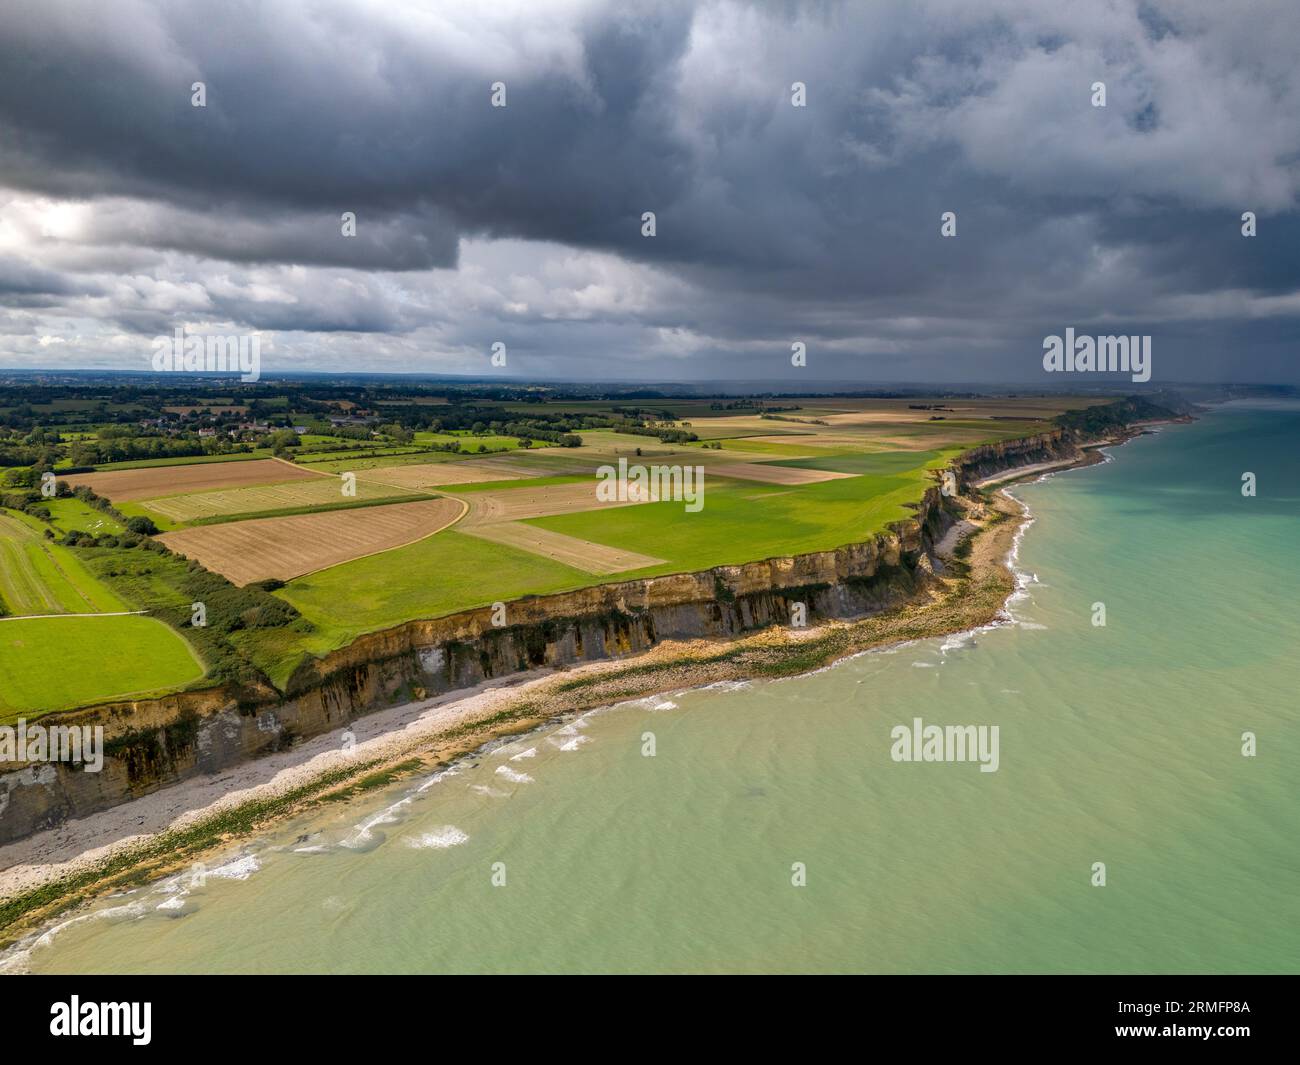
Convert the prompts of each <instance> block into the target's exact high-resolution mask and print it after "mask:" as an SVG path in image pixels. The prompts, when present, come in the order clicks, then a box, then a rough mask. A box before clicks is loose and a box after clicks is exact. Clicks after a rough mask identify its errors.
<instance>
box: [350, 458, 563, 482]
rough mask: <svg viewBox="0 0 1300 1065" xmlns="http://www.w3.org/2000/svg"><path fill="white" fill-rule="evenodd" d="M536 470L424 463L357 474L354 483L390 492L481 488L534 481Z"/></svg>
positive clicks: (511, 464) (471, 463)
mask: <svg viewBox="0 0 1300 1065" xmlns="http://www.w3.org/2000/svg"><path fill="white" fill-rule="evenodd" d="M536 476H537V468H536V467H534V466H526V465H524V464H522V463H518V462H509V461H502V462H488V461H481V462H479V461H473V460H471V461H467V462H427V463H420V464H418V465H415V466H388V467H381V468H379V469H375V470H366V471H364V472H362V473H358V474H357V481H358V482H361V481H372V482H375V483H377V484H384V485H391V486H393V487H394V488H409V489H417V488H432V487H435V486H437V485H444V484H481V483H482V482H484V481H510V480H518V479H523V478H527V477H536Z"/></svg>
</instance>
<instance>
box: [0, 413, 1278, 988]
mask: <svg viewBox="0 0 1300 1065" xmlns="http://www.w3.org/2000/svg"><path fill="white" fill-rule="evenodd" d="M1298 453H1300V406H1297V405H1286V404H1272V405H1267V404H1253V405H1252V404H1244V403H1243V404H1230V405H1227V406H1224V407H1220V408H1218V409H1216V410H1215V411H1213V412H1212V413H1210V414H1208V415H1207V416H1205V417H1204V418H1202V419H1201V420H1199V421H1197V422H1195V423H1194V424H1191V425H1175V426H1167V427H1162V428H1160V430H1159V431H1158V432H1157V433H1155V434H1153V435H1150V436H1146V437H1143V438H1140V439H1138V440H1136V441H1134V442H1132V443H1130V444H1128V445H1125V446H1123V447H1120V448H1116V449H1114V451H1113V455H1112V457H1113V460H1112V461H1110V462H1107V463H1106V464H1103V465H1098V466H1093V467H1090V468H1086V469H1080V470H1072V471H1068V472H1065V473H1063V474H1059V475H1055V476H1051V477H1049V478H1047V479H1045V480H1043V481H1041V482H1040V483H1034V484H1021V485H1017V486H1015V487H1014V488H1013V489H1012V491H1013V492H1014V494H1015V495H1017V496H1018V497H1019V498H1021V499H1023V500H1024V501H1025V502H1026V503H1027V504H1028V505H1029V507H1030V508H1031V510H1032V513H1033V515H1034V520H1033V523H1032V525H1031V526H1029V527H1028V528H1027V529H1026V531H1025V533H1024V535H1023V537H1022V541H1021V543H1020V545H1019V547H1018V550H1017V558H1016V565H1017V568H1018V569H1019V571H1020V574H1021V581H1020V583H1021V586H1022V589H1021V591H1020V592H1019V593H1018V594H1017V595H1016V596H1015V598H1014V601H1013V602H1012V603H1011V604H1010V605H1009V615H1010V620H1008V621H1007V622H1006V623H1004V624H1000V625H997V626H994V627H990V628H987V629H984V630H981V631H978V632H975V633H967V634H962V635H958V636H952V637H948V638H943V639H934V640H926V641H922V642H917V643H913V644H909V645H904V646H897V647H891V648H888V649H885V650H881V651H877V652H871V653H867V654H862V655H859V656H857V657H855V658H852V659H849V660H846V661H843V662H840V663H838V664H836V665H835V666H834V667H831V668H828V669H824V670H821V671H819V672H817V673H814V674H811V675H808V676H803V677H798V678H794V679H787V680H780V681H756V682H753V683H746V684H735V683H729V684H721V685H716V686H713V687H710V688H706V689H703V690H698V691H687V692H678V693H673V694H670V695H664V696H656V697H653V698H648V699H642V700H638V701H636V702H633V703H628V704H624V705H620V706H616V707H610V708H605V709H602V710H597V711H593V712H590V713H585V714H582V715H579V716H576V717H573V718H571V719H569V720H566V721H563V722H558V723H553V724H551V725H550V726H548V727H546V728H544V729H542V730H540V731H537V732H534V733H532V734H529V735H527V736H523V737H519V738H515V739H513V740H511V741H509V742H506V743H502V744H499V745H497V746H495V747H494V748H492V749H489V750H485V751H481V752H479V753H478V754H477V755H475V756H473V757H472V758H469V759H466V760H465V761H463V762H461V763H460V764H458V765H457V766H455V767H454V768H453V769H451V770H450V771H443V772H440V773H437V774H429V775H426V776H424V777H422V778H420V779H417V780H407V781H403V782H401V783H400V784H398V785H395V786H393V787H391V788H389V789H387V790H386V791H384V792H382V793H371V794H368V795H366V796H365V797H364V798H363V799H360V800H355V801H352V802H350V803H346V804H338V805H332V806H330V807H328V808H326V809H325V810H323V811H320V812H314V813H312V814H310V815H308V816H305V817H301V818H297V819H295V820H293V821H292V822H290V823H286V824H284V825H282V826H279V827H277V828H276V829H275V830H274V831H273V832H271V833H269V834H266V835H262V836H259V837H257V838H255V839H253V840H251V841H249V842H247V843H245V844H242V845H240V846H239V847H238V848H237V849H235V850H232V851H230V852H229V853H226V854H223V855H218V856H216V857H213V858H211V859H209V860H208V861H207V862H206V863H205V868H203V869H199V870H195V871H194V872H192V873H190V872H187V873H185V874H182V875H180V876H176V877H171V878H169V879H168V880H166V881H165V882H162V883H160V884H155V885H151V886H149V887H145V888H141V889H139V890H136V891H132V892H130V893H127V894H124V895H119V896H117V897H115V898H112V899H107V900H104V901H102V902H100V903H96V904H95V905H93V906H91V907H89V908H86V909H84V910H81V911H78V912H75V913H73V914H70V915H67V916H65V917H63V918H60V919H59V920H58V921H57V922H55V924H54V925H53V926H51V928H50V929H49V930H47V932H46V933H45V935H44V936H43V937H42V938H41V939H40V940H39V941H31V940H29V941H28V942H26V943H25V944H23V945H22V948H21V949H20V950H18V951H16V952H13V953H11V955H10V957H9V959H8V963H9V965H10V966H11V967H16V968H26V969H30V970H32V971H35V972H66V973H115V972H120V973H128V972H259V973H261V972H325V973H336V972H507V971H526V972H591V971H599V972H639V971H652V972H717V971H744V972H861V971H865V972H890V973H895V972H897V973H916V972H927V973H933V972H940V973H942V972H1012V973H1026V972H1027V973H1036V972H1044V973H1047V972H1084V973H1121V972H1207V971H1208V972H1295V971H1297V970H1300V890H1298V888H1300V831H1297V828H1298V827H1300V695H1298V694H1297V693H1298V691H1300V683H1298V682H1300V665H1298V664H1297V663H1298V662H1300V658H1298V655H1297V650H1298V648H1300V606H1298V604H1297V596H1298V595H1300V546H1298V544H1300V539H1298V537H1297V532H1298V531H1300V521H1297V519H1298V518H1300V466H1298V465H1297V461H1296V456H1297V454H1298ZM1245 473H1253V474H1255V480H1256V485H1257V487H1256V494H1255V495H1254V496H1247V495H1243V494H1242V484H1243V480H1242V478H1243V474H1245ZM1099 608H1100V609H1099ZM1099 620H1104V622H1105V623H1104V625H1103V624H1098V623H1097V622H1098V621H1099ZM917 719H920V721H921V722H922V723H923V725H922V727H925V726H930V725H935V726H940V727H944V728H947V727H950V726H956V727H960V726H974V727H976V728H980V727H984V728H986V729H987V728H992V727H994V726H996V727H997V736H998V747H999V750H998V758H997V767H996V770H995V771H984V770H982V768H981V763H980V762H979V761H976V760H970V759H966V760H958V759H952V760H940V759H932V760H925V759H924V758H913V759H910V760H902V759H897V758H895V757H894V756H892V755H891V748H892V747H893V745H894V741H893V740H892V739H891V731H892V730H894V729H896V728H898V727H903V728H905V729H907V730H911V729H913V727H914V723H915V722H916V720H917ZM1248 734H1249V737H1253V752H1254V753H1253V754H1250V753H1243V752H1249V751H1251V749H1252V746H1251V744H1252V740H1251V739H1250V738H1249V737H1248Z"/></svg>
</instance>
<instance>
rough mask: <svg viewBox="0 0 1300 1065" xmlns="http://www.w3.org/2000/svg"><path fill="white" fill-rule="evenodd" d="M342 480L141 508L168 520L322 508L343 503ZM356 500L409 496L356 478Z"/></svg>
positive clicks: (168, 499)
mask: <svg viewBox="0 0 1300 1065" xmlns="http://www.w3.org/2000/svg"><path fill="white" fill-rule="evenodd" d="M343 483H344V482H343V479H342V478H341V477H338V476H333V477H313V478H312V479H311V480H310V481H289V482H288V483H287V484H262V485H254V486H252V487H248V488H225V489H218V490H217V491H215V492H189V493H187V494H185V495H179V496H165V497H163V498H162V499H145V500H142V501H141V502H142V505H143V506H146V507H148V508H149V509H150V510H152V511H155V512H156V513H158V514H162V515H164V516H165V517H168V518H171V520H172V521H178V522H182V521H195V520H196V519H198V518H212V517H218V516H222V515H226V514H253V513H256V512H258V511H266V510H287V509H288V508H290V507H315V506H325V505H328V504H330V503H345V502H347V501H348V499H349V498H352V497H348V496H345V495H343ZM356 490H357V491H356V496H355V498H356V499H379V498H381V497H383V496H400V495H407V494H409V493H408V491H407V490H406V489H405V488H396V487H393V486H391V485H387V484H371V483H368V482H367V481H364V480H362V479H361V478H360V477H358V478H357V483H356Z"/></svg>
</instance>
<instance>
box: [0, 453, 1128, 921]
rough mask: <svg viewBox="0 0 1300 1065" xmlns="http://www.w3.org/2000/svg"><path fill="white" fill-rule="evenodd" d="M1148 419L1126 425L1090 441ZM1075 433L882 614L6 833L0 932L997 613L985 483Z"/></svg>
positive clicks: (508, 683) (934, 531)
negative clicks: (521, 750)
mask: <svg viewBox="0 0 1300 1065" xmlns="http://www.w3.org/2000/svg"><path fill="white" fill-rule="evenodd" d="M1138 432H1140V430H1133V431H1127V430H1126V431H1125V432H1124V433H1122V434H1118V435H1117V436H1116V437H1113V438H1108V439H1106V440H1104V441H1100V442H1099V443H1098V444H1096V445H1093V447H1097V446H1105V445H1107V444H1113V443H1122V442H1124V441H1125V440H1127V439H1130V438H1131V437H1132V436H1134V435H1138ZM1042 443H1043V442H1042V441H1039V442H1038V446H1036V447H1026V448H1024V449H1023V450H1021V451H1019V452H1018V453H1014V454H1007V455H1005V456H1002V457H1004V458H1005V459H1007V460H1009V461H1011V462H1012V463H1015V460H1016V459H1021V460H1023V459H1024V458H1028V457H1031V456H1033V457H1041V456H1042V455H1043V454H1044V448H1043V446H1042ZM1065 444H1066V442H1065V441H1061V442H1057V441H1050V442H1048V446H1047V450H1046V454H1047V459H1046V460H1045V461H1040V462H1037V463H1035V462H1023V461H1022V462H1021V463H1020V464H1018V465H1015V467H1014V468H1013V469H1011V470H1004V471H1003V474H1002V475H998V474H996V473H992V474H990V473H988V472H987V469H979V468H978V466H977V465H973V466H972V470H973V471H974V472H975V473H977V474H979V473H983V474H984V476H982V477H980V478H979V479H978V480H976V479H975V478H967V479H966V480H967V483H968V484H970V485H971V487H972V488H973V489H975V490H968V491H966V492H965V493H964V494H962V495H957V496H954V497H951V498H946V499H944V500H942V506H943V508H944V518H943V520H942V521H941V522H937V523H933V526H932V527H931V528H930V529H929V530H928V532H927V533H926V544H925V547H926V550H925V551H923V552H922V553H921V555H920V556H919V558H918V561H917V565H916V570H917V572H918V574H919V575H920V576H921V578H922V579H919V580H917V581H915V582H912V583H911V584H908V585H907V586H906V587H905V588H904V589H903V593H902V594H900V595H898V596H897V601H896V602H895V603H893V604H892V605H889V606H888V607H887V608H885V609H882V610H880V611H878V612H876V613H873V614H871V615H870V616H867V617H863V618H858V619H856V620H828V621H825V622H824V623H821V624H817V625H816V626H810V627H808V628H791V627H788V626H778V625H777V624H772V625H770V626H769V627H766V628H763V629H761V630H759V631H756V632H753V633H751V634H747V635H735V636H731V637H728V638H716V637H714V638H702V639H686V640H668V641H665V642H662V643H658V644H656V645H655V646H652V647H650V648H648V649H646V650H643V651H641V652H640V653H637V654H635V655H632V656H625V657H619V658H606V659H603V660H601V661H596V662H588V663H585V664H581V665H576V666H571V667H569V668H566V669H561V670H558V671H557V670H555V669H550V668H543V669H533V670H529V671H527V672H524V673H519V674H516V675H513V676H511V677H509V678H508V679H495V680H494V679H485V680H481V681H480V682H479V683H477V684H475V685H472V686H469V687H467V688H462V689H459V690H456V691H452V692H448V693H444V694H442V695H439V696H434V697H432V698H426V699H423V700H419V701H417V702H413V703H407V704H403V705H400V706H396V707H392V708H390V709H385V710H378V711H375V712H373V713H370V714H367V715H365V716H362V717H358V718H356V719H354V720H351V721H348V722H347V723H346V725H345V727H344V728H339V729H334V730H331V731H329V732H327V733H323V734H322V735H319V736H317V737H314V738H312V739H309V740H305V741H301V742H300V743H299V744H296V745H294V746H293V747H292V748H290V749H287V750H282V751H278V752H276V753H273V754H270V755H267V756H265V757H262V758H259V759H256V760H252V761H248V762H245V763H243V764H241V765H238V766H235V767H233V768H231V769H230V770H227V771H224V772H222V773H219V774H216V775H208V776H199V777H196V778H193V779H190V780H187V781H183V782H181V783H179V784H175V785H172V786H171V787H168V788H163V789H160V790H157V791H154V792H152V793H150V794H147V795H144V796H142V797H140V798H136V799H133V800H131V801H129V802H127V803H123V804H120V805H116V806H112V807H110V808H108V809H106V810H101V811H98V812H95V813H92V814H90V815H89V816H87V817H84V818H81V819H78V820H75V821H70V822H67V823H64V824H61V825H59V826H57V827H54V828H51V829H47V830H45V831H43V832H39V833H37V834H35V835H32V836H30V837H28V838H26V839H22V840H18V841H16V842H12V843H9V844H7V845H4V846H0V866H4V869H3V871H2V872H0V941H5V942H11V941H13V940H14V939H15V938H17V937H18V936H19V935H21V934H22V933H23V932H24V931H25V930H27V929H30V928H32V927H33V926H36V925H39V924H40V923H41V922H42V921H45V920H47V919H48V918H49V917H51V916H53V915H54V914H55V913H57V912H60V911H61V910H64V909H67V908H69V907H70V906H73V905H75V904H77V903H79V902H84V901H87V900H89V899H91V898H94V897H96V896H98V895H100V894H103V893H105V892H108V891H112V890H121V889H123V888H125V887H128V886H131V885H133V884H138V883H140V882H142V881H145V880H148V879H152V878H154V877H157V876H160V875H163V874H165V873H167V872H168V871H170V870H174V869H176V868H178V867H183V866H185V865H187V864H188V863H189V862H191V861H193V860H195V858H196V856H197V855H199V854H203V853H206V852H207V851H209V850H212V849H214V848H219V847H222V846H228V845H230V844H232V843H234V842H237V841H238V840H239V839H240V838H242V837H243V836H245V835H247V834H249V833H251V832H253V831H256V830H257V829H258V828H260V827H262V826H264V825H265V824H267V823H268V822H270V821H272V820H278V819H280V818H283V817H286V816H289V815H291V814H293V813H295V812H298V811H301V810H303V809H306V808H309V807H310V806H311V805H313V804H316V803H319V802H321V801H324V800H326V799H327V798H337V797H339V796H340V795H346V794H348V793H355V792H357V791H361V790H367V789H369V788H371V787H378V786H383V785H386V784H388V783H390V782H391V781H393V780H396V779H399V778H400V777H401V776H403V775H407V774H411V773H415V772H425V771H428V770H430V769H432V768H434V767H438V766H442V765H446V764H447V763H449V762H450V761H453V760H455V759H456V758H459V757H462V756H464V755H466V754H469V753H471V752H473V751H474V750H476V749H477V748H479V747H481V746H482V745H483V744H484V743H486V742H488V741H490V740H492V739H495V738H498V737H501V736H505V735H510V734H516V733H519V732H524V731H527V730H529V729H531V728H534V727H536V726H538V725H541V724H543V723H545V722H547V721H549V720H553V719H555V718H556V717H557V716H561V715H564V714H568V713H574V712H578V711H582V710H586V709H590V708H593V707H597V706H602V705H608V704H610V703H615V702H620V701H625V700H628V699H634V698H641V697H645V696H649V695H655V694H661V693H665V692H673V691H680V690H683V689H689V688H698V687H702V686H705V685H708V684H712V683H717V682H719V681H726V680H752V679H755V678H764V677H782V676H793V675H798V674H801V673H806V672H809V671H811V670H814V669H818V668H822V667H824V666H826V665H829V664H831V663H832V662H834V661H837V660H839V659H841V658H845V657H848V656H851V655H855V654H859V653H862V652H864V651H868V650H872V649H875V648H879V647H883V646H886V645H890V644H897V643H904V642H909V641H913V640H918V639H924V638H929V637H935V636H943V635H948V634H951V633H954V632H960V631H964V630H967V629H972V628H978V627H980V626H982V625H986V624H988V623H990V622H992V621H994V620H995V619H997V618H998V616H999V615H1000V614H1001V613H1002V611H1003V609H1004V604H1005V602H1006V600H1007V598H1008V596H1009V595H1010V594H1011V593H1012V591H1013V590H1014V578H1013V576H1012V574H1011V571H1010V569H1009V568H1008V565H1007V560H1008V557H1009V555H1010V554H1011V551H1012V547H1013V545H1014V543H1015V538H1016V535H1017V533H1018V531H1019V529H1020V528H1021V527H1022V525H1023V523H1024V521H1025V520H1026V517H1027V515H1026V511H1025V509H1024V508H1023V507H1022V506H1021V504H1019V503H1018V502H1017V501H1015V500H1014V499H1013V498H1012V497H1010V496H1009V495H1007V494H1006V493H1003V492H997V493H996V494H992V495H990V494H988V493H987V492H980V491H979V490H978V485H979V484H980V483H983V484H986V485H990V486H991V485H992V484H993V483H995V482H996V483H1002V481H1003V480H1004V479H1006V480H1011V479H1019V478H1021V477H1024V476H1028V475H1031V474H1033V473H1041V472H1045V471H1046V468H1047V467H1050V468H1051V469H1053V470H1055V469H1063V468H1068V467H1071V466H1080V465H1088V464H1091V463H1092V462H1096V461H1101V456H1100V454H1099V453H1098V452H1097V451H1096V450H1093V449H1089V450H1083V449H1080V448H1079V447H1077V446H1070V447H1068V449H1067V447H1066V446H1065ZM977 450H978V449H977ZM1054 451H1059V452H1060V454H1054V453H1053V452H1054ZM978 457H979V456H976V458H978ZM932 493H934V494H935V495H936V496H937V490H932ZM930 495H931V493H927V497H929V496H930ZM939 503H940V501H939V500H938V499H937V498H936V499H932V500H931V504H932V505H938V504H939ZM923 525H924V523H923Z"/></svg>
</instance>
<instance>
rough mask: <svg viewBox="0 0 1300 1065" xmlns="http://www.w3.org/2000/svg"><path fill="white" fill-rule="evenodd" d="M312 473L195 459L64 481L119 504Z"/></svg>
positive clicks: (261, 463) (270, 463) (268, 463)
mask: <svg viewBox="0 0 1300 1065" xmlns="http://www.w3.org/2000/svg"><path fill="white" fill-rule="evenodd" d="M316 476H317V475H316V474H314V473H312V472H311V471H309V470H305V469H302V468H300V467H298V466H294V465H293V464H292V463H289V462H281V461H280V460H279V459H252V460H250V461H248V462H196V463H189V464H187V465H176V466H150V467H147V468H145V469H135V470H106V471H104V472H102V473H77V474H72V475H70V476H68V477H67V478H66V480H67V481H68V483H69V484H71V485H72V486H73V487H74V488H75V487H78V486H80V485H85V486H86V487H87V488H89V489H91V490H92V491H93V492H95V493H96V494H98V495H101V496H106V497H107V498H109V499H111V500H112V501H113V502H114V503H119V502H130V501H131V500H133V499H154V498H157V497H158V496H170V495H177V494H179V493H181V492H201V491H206V490H208V489H212V488H232V487H234V486H236V485H244V484H273V483H275V482H276V481H297V480H308V479H311V478H314V477H316Z"/></svg>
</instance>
